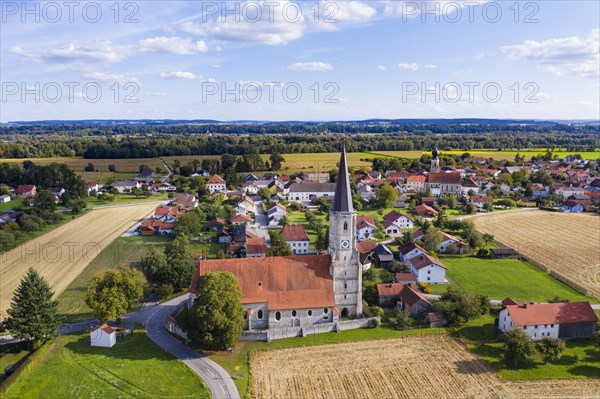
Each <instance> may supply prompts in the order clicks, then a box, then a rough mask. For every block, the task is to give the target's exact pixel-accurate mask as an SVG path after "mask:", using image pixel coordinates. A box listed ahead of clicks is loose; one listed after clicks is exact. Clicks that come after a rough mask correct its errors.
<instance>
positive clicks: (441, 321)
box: [425, 312, 448, 328]
mask: <svg viewBox="0 0 600 399" xmlns="http://www.w3.org/2000/svg"><path fill="white" fill-rule="evenodd" d="M425 321H426V322H427V323H429V328H436V327H444V326H446V325H448V320H446V316H444V313H443V312H429V313H427V316H425Z"/></svg>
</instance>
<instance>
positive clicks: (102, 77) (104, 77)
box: [83, 72, 139, 83]
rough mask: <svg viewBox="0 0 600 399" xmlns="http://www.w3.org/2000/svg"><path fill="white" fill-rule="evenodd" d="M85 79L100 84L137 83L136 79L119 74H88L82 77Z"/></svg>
mask: <svg viewBox="0 0 600 399" xmlns="http://www.w3.org/2000/svg"><path fill="white" fill-rule="evenodd" d="M83 77H84V78H85V79H88V80H94V81H100V82H118V83H130V82H139V80H138V79H137V78H136V77H133V76H130V77H126V76H125V75H120V74H109V73H104V72H88V73H86V74H84V75H83Z"/></svg>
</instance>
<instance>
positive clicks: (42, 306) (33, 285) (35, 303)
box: [8, 268, 61, 349]
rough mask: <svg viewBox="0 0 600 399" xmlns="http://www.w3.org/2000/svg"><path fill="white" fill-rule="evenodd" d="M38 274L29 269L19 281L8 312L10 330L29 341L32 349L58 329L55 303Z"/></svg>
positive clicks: (45, 282)
mask: <svg viewBox="0 0 600 399" xmlns="http://www.w3.org/2000/svg"><path fill="white" fill-rule="evenodd" d="M53 295H54V293H53V292H52V290H51V289H50V285H49V284H48V282H47V281H46V280H45V279H44V278H43V277H42V276H40V274H39V273H38V272H37V271H36V270H34V269H32V268H29V270H27V274H25V276H24V277H23V278H22V279H21V283H20V284H19V287H18V288H17V290H16V291H15V293H14V295H13V299H12V302H11V306H10V308H9V309H8V315H9V325H10V330H11V331H12V332H13V333H15V334H16V335H18V336H19V337H22V338H25V339H28V340H30V341H31V345H32V347H33V348H34V349H36V348H38V347H39V345H40V344H41V343H43V342H44V341H45V340H47V339H49V338H50V337H51V336H52V335H53V334H55V333H56V330H57V329H58V327H59V326H60V323H61V318H60V316H59V314H58V301H54V300H52V296H53Z"/></svg>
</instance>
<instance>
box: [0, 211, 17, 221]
mask: <svg viewBox="0 0 600 399" xmlns="http://www.w3.org/2000/svg"><path fill="white" fill-rule="evenodd" d="M22 215H23V213H22V212H19V211H15V210H12V209H9V210H8V211H6V212H2V213H0V223H6V222H13V223H17V222H18V221H19V219H20V218H21V216H22Z"/></svg>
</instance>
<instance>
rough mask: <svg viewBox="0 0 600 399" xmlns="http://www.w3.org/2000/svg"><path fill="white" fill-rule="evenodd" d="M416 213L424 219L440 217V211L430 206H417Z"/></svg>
mask: <svg viewBox="0 0 600 399" xmlns="http://www.w3.org/2000/svg"><path fill="white" fill-rule="evenodd" d="M415 212H416V214H417V216H419V217H422V218H424V219H432V218H434V217H436V216H437V215H438V211H436V210H435V209H433V208H432V207H430V206H429V205H417V206H415Z"/></svg>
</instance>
